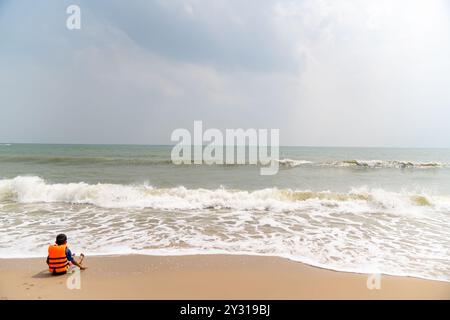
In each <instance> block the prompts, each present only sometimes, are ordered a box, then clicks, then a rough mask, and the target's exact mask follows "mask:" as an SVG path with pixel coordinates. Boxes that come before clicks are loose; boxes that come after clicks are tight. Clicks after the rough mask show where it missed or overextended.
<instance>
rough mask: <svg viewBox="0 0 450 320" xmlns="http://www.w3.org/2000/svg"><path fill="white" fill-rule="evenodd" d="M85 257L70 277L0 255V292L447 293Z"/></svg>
mask: <svg viewBox="0 0 450 320" xmlns="http://www.w3.org/2000/svg"><path fill="white" fill-rule="evenodd" d="M84 264H85V265H86V266H87V267H88V269H87V270H85V271H81V272H80V273H79V274H80V277H79V278H76V274H77V273H75V274H72V275H62V276H52V275H51V274H50V273H49V272H48V271H47V268H46V264H45V258H32V259H0V299H450V283H448V282H441V281H430V280H423V279H417V278H410V277H395V276H385V275H382V276H381V278H380V288H379V289H376V288H374V289H372V290H369V289H368V287H367V279H368V275H365V274H356V273H346V272H336V271H330V270H326V269H321V268H316V267H312V266H309V265H305V264H302V263H298V262H294V261H290V260H288V259H283V258H278V257H260V256H242V255H192V256H144V255H125V256H96V257H87V258H86V259H85V262H84ZM77 279H79V280H80V281H79V282H77ZM67 283H69V287H72V288H73V289H69V288H68V286H67ZM78 283H79V284H80V289H76V287H77V285H78Z"/></svg>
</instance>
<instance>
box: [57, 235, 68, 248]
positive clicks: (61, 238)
mask: <svg viewBox="0 0 450 320" xmlns="http://www.w3.org/2000/svg"><path fill="white" fill-rule="evenodd" d="M66 241H67V237H66V235H65V234H64V233H61V234H58V235H57V236H56V244H57V245H59V246H60V245H62V244H64V243H65V242H66Z"/></svg>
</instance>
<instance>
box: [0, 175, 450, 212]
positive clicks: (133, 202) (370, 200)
mask: <svg viewBox="0 0 450 320" xmlns="http://www.w3.org/2000/svg"><path fill="white" fill-rule="evenodd" d="M0 201H10V202H18V203H70V204H89V205H94V206H97V207H101V208H127V207H130V208H153V209H161V210H198V209H236V210H275V211H295V210H298V209H302V208H304V207H305V206H308V205H311V204H313V203H315V204H318V205H323V206H332V205H334V206H341V207H343V208H344V207H345V208H347V210H352V208H351V206H353V209H358V208H359V209H361V208H363V209H364V208H365V209H367V210H369V209H370V210H374V209H376V210H390V209H392V210H394V209H405V208H406V209H408V210H411V209H414V207H429V208H434V207H439V208H440V207H442V206H444V207H448V208H450V199H449V198H445V197H438V196H430V195H427V194H421V193H406V192H405V193H395V192H388V191H385V190H383V189H370V190H369V189H367V188H354V189H352V190H350V191H349V192H347V193H336V192H330V191H319V192H317V191H308V190H293V189H278V188H266V189H261V190H255V191H247V190H233V189H225V188H219V189H214V190H210V189H187V188H185V187H182V186H181V187H175V188H155V187H152V186H151V185H148V184H141V185H121V184H101V183H99V184H87V183H84V182H78V183H56V184H51V183H47V182H46V181H45V180H44V179H42V178H40V177H35V176H19V177H16V178H14V179H4V180H0Z"/></svg>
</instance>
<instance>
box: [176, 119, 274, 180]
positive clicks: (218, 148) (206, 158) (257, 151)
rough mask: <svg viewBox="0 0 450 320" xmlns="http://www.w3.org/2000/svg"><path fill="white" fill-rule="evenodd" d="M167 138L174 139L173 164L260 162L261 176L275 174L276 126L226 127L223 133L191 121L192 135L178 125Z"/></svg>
mask: <svg viewBox="0 0 450 320" xmlns="http://www.w3.org/2000/svg"><path fill="white" fill-rule="evenodd" d="M269 131H270V141H269V137H268V134H269ZM224 136H225V139H224ZM170 139H171V141H174V142H178V143H177V144H176V145H175V146H174V147H173V149H172V152H171V155H170V156H171V160H172V163H174V164H177V165H180V164H203V163H205V164H209V165H212V164H228V165H232V164H255V165H256V164H260V165H261V166H262V167H261V168H260V174H261V175H274V174H277V173H278V169H279V155H280V130H279V129H270V130H268V129H253V128H250V129H247V130H244V129H226V130H225V135H224V134H223V133H222V131H220V130H219V129H216V128H209V129H207V130H205V131H204V132H203V122H202V121H194V134H193V137H192V135H191V132H190V131H189V130H187V129H184V128H178V129H175V130H174V131H173V132H172V135H171V137H170ZM247 142H248V143H247ZM269 149H270V152H269Z"/></svg>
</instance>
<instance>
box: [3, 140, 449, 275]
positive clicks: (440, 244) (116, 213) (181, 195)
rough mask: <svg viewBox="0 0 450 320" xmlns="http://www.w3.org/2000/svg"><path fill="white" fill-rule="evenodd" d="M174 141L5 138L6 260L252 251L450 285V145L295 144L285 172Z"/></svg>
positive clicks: (285, 157) (283, 160)
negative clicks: (191, 159) (61, 237)
mask: <svg viewBox="0 0 450 320" xmlns="http://www.w3.org/2000/svg"><path fill="white" fill-rule="evenodd" d="M171 150H172V147H171V146H111V145H26V144H0V228H1V230H2V236H1V237H0V257H2V258H7V257H26V256H45V254H46V246H47V245H48V243H50V242H52V241H53V238H54V236H55V235H56V234H57V233H59V232H64V233H66V234H67V235H68V236H69V241H70V244H71V247H72V248H73V250H74V251H76V252H79V251H80V250H82V251H84V252H85V253H87V254H110V253H143V254H192V253H199V254H203V253H240V254H241V253H245V254H261V255H275V256H283V257H288V258H290V259H293V260H297V261H302V262H306V263H310V264H313V265H318V266H322V267H326V268H330V269H336V270H343V271H355V272H380V273H388V274H399V275H412V276H419V277H424V278H432V279H441V280H446V281H450V237H449V235H450V149H390V148H386V149H384V148H307V147H282V148H281V149H280V160H279V162H278V163H279V166H280V170H279V172H278V174H276V175H273V176H262V175H260V170H259V169H260V167H259V166H258V165H212V166H209V165H174V164H172V162H171V161H170V152H171Z"/></svg>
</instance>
